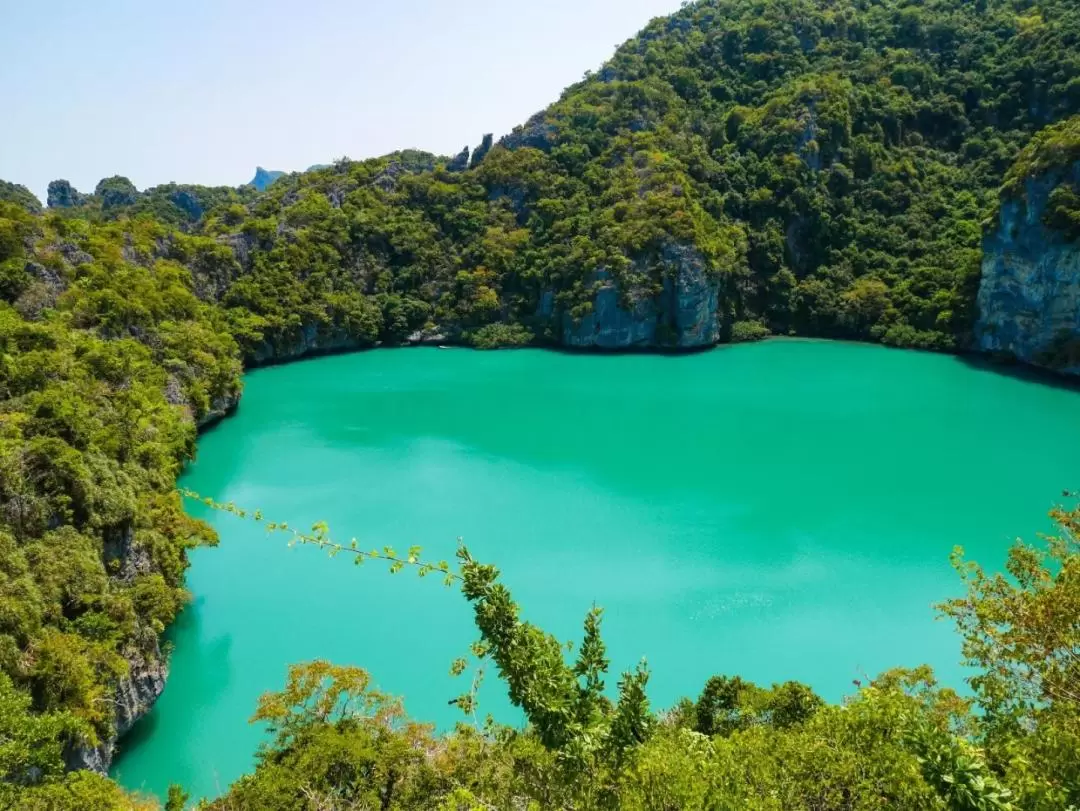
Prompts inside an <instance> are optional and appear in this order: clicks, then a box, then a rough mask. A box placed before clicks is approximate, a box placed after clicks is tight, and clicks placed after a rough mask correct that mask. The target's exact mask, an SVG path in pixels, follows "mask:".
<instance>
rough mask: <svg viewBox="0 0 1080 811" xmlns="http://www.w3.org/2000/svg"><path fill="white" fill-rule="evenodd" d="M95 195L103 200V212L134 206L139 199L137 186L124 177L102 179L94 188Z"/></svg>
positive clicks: (115, 176) (114, 176)
mask: <svg viewBox="0 0 1080 811" xmlns="http://www.w3.org/2000/svg"><path fill="white" fill-rule="evenodd" d="M94 194H95V195H96V196H97V197H99V198H100V199H101V210H102V211H110V210H111V209H114V208H123V207H126V206H133V205H135V203H136V201H138V199H139V190H138V189H136V188H135V184H134V183H132V182H131V181H130V180H128V179H127V178H126V177H123V176H122V175H113V176H112V177H106V178H102V180H101V181H100V182H98V184H97V186H96V187H95V188H94Z"/></svg>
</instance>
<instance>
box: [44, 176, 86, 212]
mask: <svg viewBox="0 0 1080 811" xmlns="http://www.w3.org/2000/svg"><path fill="white" fill-rule="evenodd" d="M85 200H86V195H84V194H80V193H79V192H78V191H77V190H76V189H75V187H74V186H72V185H71V184H70V183H69V182H68V181H66V180H54V181H52V182H51V183H50V184H49V191H48V196H47V200H46V205H48V206H49V208H72V207H74V206H78V205H82V203H83V202H84V201H85Z"/></svg>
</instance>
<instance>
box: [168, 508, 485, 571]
mask: <svg viewBox="0 0 1080 811" xmlns="http://www.w3.org/2000/svg"><path fill="white" fill-rule="evenodd" d="M180 494H181V495H182V496H184V497H185V498H190V499H193V500H195V501H199V502H202V503H203V504H205V505H206V506H207V507H209V508H211V509H213V510H217V511H218V512H225V513H230V514H231V515H235V516H236V517H237V518H244V519H246V520H249V521H254V522H255V523H256V524H260V525H262V526H263V527H265V528H266V531H267V532H278V533H282V534H285V535H287V536H288V537H289V546H296V545H297V544H303V545H305V546H314V547H317V548H319V549H324V550H326V552H327V553H328V554H329V555H330V557H332V558H333V557H337V556H338V555H340V554H342V553H344V554H346V555H351V556H352V557H353V563H354V564H355V565H357V566H359V565H361V564H363V563H364V561H366V560H381V561H385V562H386V563H388V564H390V573H391V574H397V573H398V572H400V571H401V570H402V569H404V568H405V567H406V566H411V567H414V568H415V569H416V573H417V575H418V576H419V577H426V576H428V575H430V574H438V575H441V576H442V578H443V583H444V584H445V585H447V586H452V585H454V584H455V583H461V582H462V576H461V575H460V574H459V573H457V572H454V571H451V570H450V564H449V563H448V562H447V561H445V560H440V561H438V562H436V563H430V562H426V561H422V560H420V554H421V549H420V547H419V546H411V547H409V550H408V551H407V552H406V554H405V556H404V557H401V556H400V555H399V554H398V553H397V552H396V551H395V550H394V548H393V547H392V546H384V547H383V548H382V549H381V550H380V549H371V550H365V549H361V548H360V544H359V541H357V539H356V538H352V539H351V540H350V541H349V543H347V544H341V543H338V542H336V541H334V540H333V539H332V538H331V537H330V528H329V527H328V526H327V525H326V523H325V522H323V521H320V522H318V523H316V524H313V525H312V527H311V530H310V531H309V532H304V531H303V530H300V529H297V528H296V527H294V526H292V525H290V524H287V523H285V522H284V521H269V520H267V519H266V518H265V516H264V515H263V513H262V511H261V510H245V509H243V508H241V507H237V506H236V505H235V504H233V503H232V502H231V501H230V502H219V501H215V500H214V499H212V498H208V497H205V496H201V495H199V494H198V493H196V492H195V491H194V490H188V489H186V488H182V489H181V490H180ZM460 541H461V539H460V538H459V539H458V542H459V544H458V557H462V556H463V555H464V558H465V559H467V558H468V552H467V551H466V550H465V547H464V546H462V545H461V543H460Z"/></svg>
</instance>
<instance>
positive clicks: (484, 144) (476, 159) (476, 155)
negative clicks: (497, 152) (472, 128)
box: [469, 132, 495, 169]
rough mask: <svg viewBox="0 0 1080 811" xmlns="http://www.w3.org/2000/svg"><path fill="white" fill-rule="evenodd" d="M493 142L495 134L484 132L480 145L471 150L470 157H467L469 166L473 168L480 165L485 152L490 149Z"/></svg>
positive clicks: (485, 154)
mask: <svg viewBox="0 0 1080 811" xmlns="http://www.w3.org/2000/svg"><path fill="white" fill-rule="evenodd" d="M494 143H495V136H494V135H493V134H492V133H490V132H489V133H485V135H484V137H483V138H482V139H481V141H480V146H478V147H477V148H476V149H474V150H473V153H472V157H471V158H470V159H469V168H470V169H471V168H473V167H476V166H479V165H480V161H482V160H483V159H484V158H485V157H486V156H487V153H488V152H490V151H491V147H492V145H493V144H494Z"/></svg>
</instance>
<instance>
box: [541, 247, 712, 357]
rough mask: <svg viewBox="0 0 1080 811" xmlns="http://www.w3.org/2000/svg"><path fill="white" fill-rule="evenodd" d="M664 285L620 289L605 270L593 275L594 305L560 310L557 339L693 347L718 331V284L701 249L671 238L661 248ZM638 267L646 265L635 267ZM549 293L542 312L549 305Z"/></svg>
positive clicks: (608, 345) (602, 345)
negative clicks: (576, 312) (579, 312)
mask: <svg viewBox="0 0 1080 811" xmlns="http://www.w3.org/2000/svg"><path fill="white" fill-rule="evenodd" d="M660 260H661V262H662V264H663V266H664V269H663V288H662V290H661V291H660V293H659V295H655V294H654V293H653V292H652V291H651V290H649V289H648V288H646V287H645V286H637V287H635V288H633V289H630V290H625V291H621V290H620V289H619V287H618V284H617V282H616V281H615V279H613V278H612V277H611V275H610V274H609V273H608V272H607V271H606V270H599V271H597V272H596V273H595V274H594V276H593V279H592V284H593V289H594V291H595V294H594V295H595V297H594V299H593V310H592V312H591V313H589V314H588V315H586V316H585V317H584V318H581V319H580V320H575V319H574V318H572V317H571V316H570V314H569V313H563V314H562V316H561V343H562V344H563V345H565V346H571V347H578V348H590V349H648V348H667V349H694V348H697V347H703V346H711V345H712V344H715V343H716V341H717V340H718V339H719V337H720V327H719V323H718V320H717V310H718V307H719V300H720V290H719V283H718V281H717V280H716V279H715V278H713V277H712V276H711V275H710V274H709V272H708V270H707V268H706V266H705V261H704V259H703V258H702V256H701V254H700V253H698V252H697V250H696V249H694V248H693V247H691V246H686V245H674V244H669V245H666V246H664V248H663V249H662V250H661V252H660ZM639 270H642V271H643V270H644V269H641V268H639ZM552 301H553V299H552V297H551V296H550V295H548V296H545V297H544V299H543V300H542V301H541V305H540V311H541V312H540V314H541V315H546V314H548V313H550V312H551V311H552V307H553V303H552Z"/></svg>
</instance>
